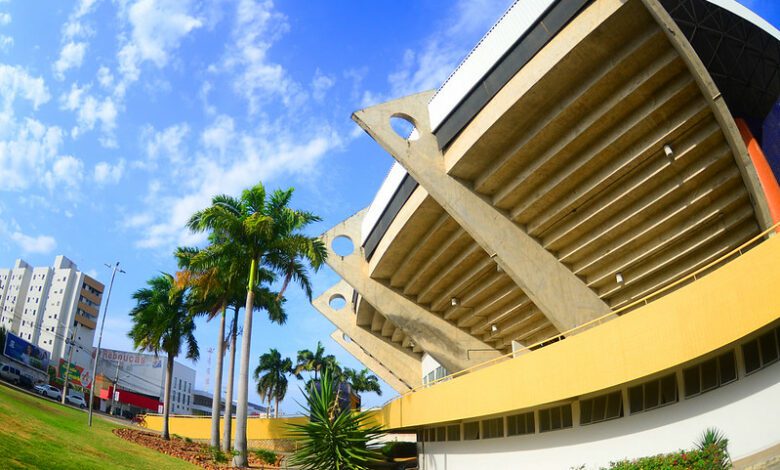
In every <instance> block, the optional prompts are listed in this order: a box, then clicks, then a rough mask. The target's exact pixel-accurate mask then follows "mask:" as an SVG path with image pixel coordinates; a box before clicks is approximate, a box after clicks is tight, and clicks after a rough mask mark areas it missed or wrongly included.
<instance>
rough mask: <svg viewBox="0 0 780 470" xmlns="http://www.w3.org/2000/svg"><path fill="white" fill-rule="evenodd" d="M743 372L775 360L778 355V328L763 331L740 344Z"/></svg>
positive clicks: (779, 338) (757, 368)
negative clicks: (756, 336) (761, 333)
mask: <svg viewBox="0 0 780 470" xmlns="http://www.w3.org/2000/svg"><path fill="white" fill-rule="evenodd" d="M742 356H743V357H744V360H745V372H746V373H748V374H750V373H752V372H755V371H757V370H759V369H763V368H764V367H766V366H768V365H769V364H772V363H773V362H777V360H778V358H779V357H780V328H776V329H774V330H772V331H769V332H767V333H764V334H763V335H761V336H759V337H758V338H756V339H754V340H753V341H749V342H747V343H745V344H743V345H742Z"/></svg>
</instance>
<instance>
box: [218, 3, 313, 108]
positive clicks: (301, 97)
mask: <svg viewBox="0 0 780 470" xmlns="http://www.w3.org/2000/svg"><path fill="white" fill-rule="evenodd" d="M288 30H289V24H288V23H287V18H286V17H285V16H284V15H282V14H281V13H279V12H276V11H274V4H273V2H272V1H270V0H264V1H259V0H241V1H240V2H239V3H238V6H237V8H236V20H235V24H234V26H233V31H232V37H233V42H232V44H231V45H230V46H229V47H228V53H227V56H226V59H225V61H224V63H223V64H222V70H224V71H229V72H235V76H234V77H233V79H232V82H233V90H234V91H235V92H236V93H237V94H239V95H241V96H243V97H245V98H246V99H247V102H248V104H249V112H250V113H252V114H254V113H256V112H257V111H259V109H260V105H261V104H262V103H263V102H265V101H267V100H270V99H273V98H276V99H280V100H281V102H282V103H283V104H284V105H285V106H288V107H299V106H300V105H301V104H302V103H304V102H305V100H306V98H307V93H306V91H305V90H304V89H303V87H302V86H301V85H300V84H298V83H297V82H296V81H295V80H293V79H292V78H290V77H289V75H288V73H287V71H286V70H285V69H284V67H282V66H281V65H280V64H277V63H274V62H272V61H270V60H269V59H268V51H269V49H270V48H271V46H272V45H273V43H274V42H275V41H277V40H278V39H279V38H280V37H281V36H282V35H283V34H284V33H286V32H287V31H288Z"/></svg>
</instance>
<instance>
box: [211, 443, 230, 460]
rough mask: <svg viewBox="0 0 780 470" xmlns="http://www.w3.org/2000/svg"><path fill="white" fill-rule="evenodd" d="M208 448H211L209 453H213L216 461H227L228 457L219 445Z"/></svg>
mask: <svg viewBox="0 0 780 470" xmlns="http://www.w3.org/2000/svg"><path fill="white" fill-rule="evenodd" d="M208 449H209V454H210V455H211V460H212V461H213V462H214V463H227V461H228V458H227V456H226V455H225V453H224V452H222V450H221V449H220V448H219V447H212V446H209V448H208Z"/></svg>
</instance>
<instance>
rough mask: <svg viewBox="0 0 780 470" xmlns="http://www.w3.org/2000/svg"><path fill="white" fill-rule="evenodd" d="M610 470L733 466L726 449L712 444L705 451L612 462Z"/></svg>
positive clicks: (696, 469)
mask: <svg viewBox="0 0 780 470" xmlns="http://www.w3.org/2000/svg"><path fill="white" fill-rule="evenodd" d="M608 468H609V469H610V470H677V469H680V470H682V469H694V470H715V469H729V468H731V464H730V463H729V460H728V453H727V452H726V449H725V447H722V446H718V445H717V444H710V445H708V446H706V447H704V448H703V449H696V450H687V451H686V450H681V451H679V452H674V453H671V454H661V455H656V456H653V457H643V458H641V459H637V460H631V461H629V460H622V461H619V462H612V463H610V465H609V467H608Z"/></svg>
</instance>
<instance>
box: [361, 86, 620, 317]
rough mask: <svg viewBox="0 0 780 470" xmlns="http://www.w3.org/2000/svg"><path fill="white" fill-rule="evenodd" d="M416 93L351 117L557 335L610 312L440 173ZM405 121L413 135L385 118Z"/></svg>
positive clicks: (513, 227)
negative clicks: (490, 258)
mask: <svg viewBox="0 0 780 470" xmlns="http://www.w3.org/2000/svg"><path fill="white" fill-rule="evenodd" d="M432 93H433V92H424V93H418V94H416V95H410V96H407V97H404V98H401V99H398V100H394V101H389V102H387V103H383V104H379V105H376V106H372V107H370V108H366V109H363V110H360V111H357V112H355V113H354V114H353V115H352V119H353V120H354V121H355V122H357V123H358V124H359V125H360V127H362V128H363V129H364V130H365V131H366V132H368V134H369V135H371V137H373V139H374V140H376V141H377V142H378V143H379V144H380V145H381V146H382V147H383V148H384V149H385V150H387V151H388V152H389V153H390V154H391V155H392V156H393V158H395V159H396V160H397V161H398V162H399V163H400V164H401V165H403V166H404V168H406V171H408V172H409V174H411V175H412V177H413V178H414V179H415V180H417V182H418V183H419V184H420V185H422V186H423V187H424V188H425V189H426V190H427V191H428V193H429V194H430V195H431V197H433V198H434V199H435V200H436V201H437V202H438V203H439V204H440V205H441V206H442V207H443V208H444V210H446V211H447V212H448V213H449V214H450V216H451V217H452V218H453V219H455V220H456V221H457V222H458V223H459V224H460V226H461V227H463V229H464V230H466V231H467V232H468V233H469V234H470V235H471V236H472V237H473V238H474V240H475V241H476V242H477V243H478V244H479V245H480V246H481V247H482V248H483V249H484V250H485V251H487V252H488V253H490V254H491V255H492V256H495V258H496V263H497V264H498V265H499V266H501V268H502V269H503V270H504V271H505V272H506V273H507V274H508V275H509V277H511V278H512V280H513V281H514V282H515V283H516V284H517V285H518V286H519V287H520V288H521V289H523V291H524V292H525V293H526V295H528V297H529V298H530V299H531V300H532V301H533V302H534V304H536V306H537V307H538V308H539V309H540V310H541V311H542V313H544V315H546V316H547V318H548V319H549V320H550V322H551V323H552V324H553V325H554V326H555V327H556V328H558V330H560V331H564V330H568V329H570V328H573V327H575V326H577V325H580V324H582V323H585V322H587V321H589V320H592V319H594V318H597V317H600V316H602V315H604V314H606V313H609V312H610V308H609V306H607V304H606V303H604V302H603V301H602V300H601V299H600V298H599V297H598V296H597V295H596V293H595V292H593V291H592V290H591V289H590V288H589V287H588V286H586V285H585V284H584V283H583V282H582V281H581V280H580V279H579V278H577V276H575V275H574V273H572V272H571V270H569V269H568V268H567V267H566V266H564V265H562V264H561V263H560V262H559V261H558V260H557V259H556V258H555V256H554V255H553V254H552V253H550V252H548V251H547V250H545V249H544V247H542V246H541V245H540V244H539V243H538V242H537V241H536V240H534V239H533V238H532V237H531V236H529V235H528V234H527V233H526V232H525V231H524V230H523V229H522V228H521V227H519V226H518V225H517V224H515V223H514V222H513V221H512V220H510V219H509V218H508V217H507V216H506V215H505V214H504V213H503V212H502V211H500V210H498V209H496V208H495V207H494V206H493V205H492V204H491V203H490V201H489V200H488V199H486V198H484V197H483V196H481V195H479V194H477V193H476V192H474V191H472V190H471V189H470V188H469V187H468V186H467V185H466V184H464V183H461V182H460V181H458V180H456V179H455V178H453V177H451V176H449V175H448V174H447V173H446V171H445V170H444V157H443V156H442V154H441V152H440V151H439V148H438V144H437V142H436V137H435V136H434V135H433V133H432V132H431V128H430V121H429V118H428V102H429V101H430V98H431V96H432ZM393 117H400V118H403V119H405V120H408V121H409V122H411V123H412V124H413V125H414V126H415V129H416V132H415V133H414V134H413V135H412V136H411V137H410V138H409V139H404V138H403V137H401V136H399V135H398V134H397V133H396V132H395V131H394V130H393V128H392V127H391V125H390V119H391V118H393Z"/></svg>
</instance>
